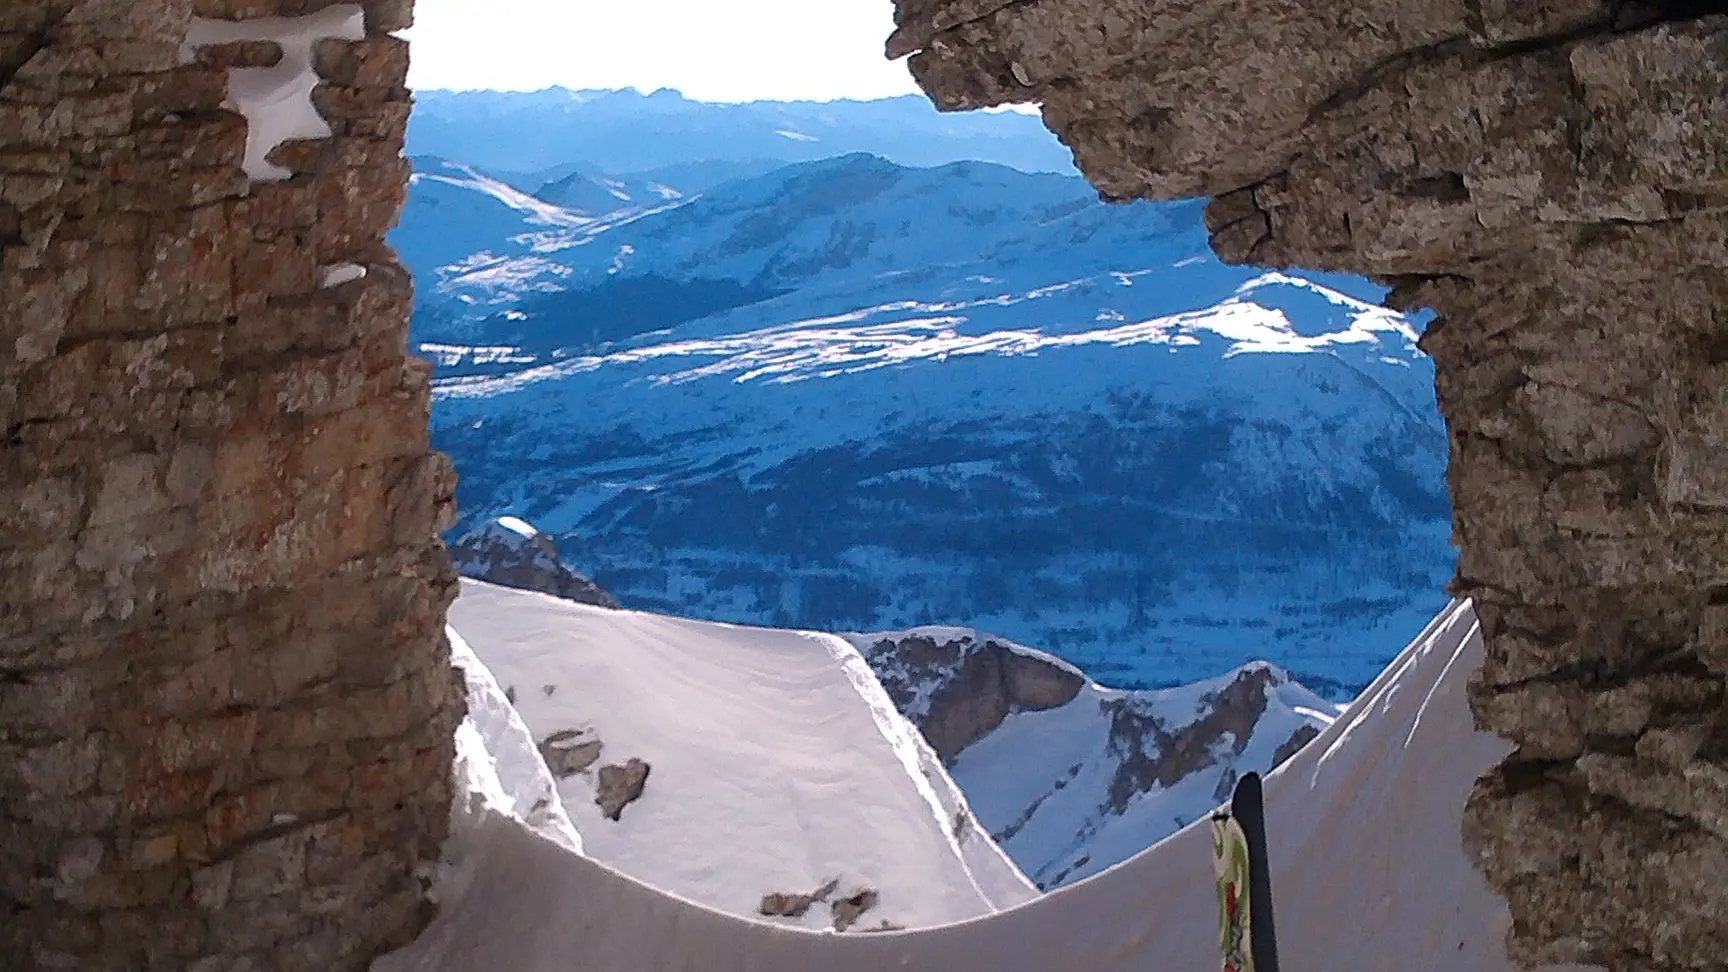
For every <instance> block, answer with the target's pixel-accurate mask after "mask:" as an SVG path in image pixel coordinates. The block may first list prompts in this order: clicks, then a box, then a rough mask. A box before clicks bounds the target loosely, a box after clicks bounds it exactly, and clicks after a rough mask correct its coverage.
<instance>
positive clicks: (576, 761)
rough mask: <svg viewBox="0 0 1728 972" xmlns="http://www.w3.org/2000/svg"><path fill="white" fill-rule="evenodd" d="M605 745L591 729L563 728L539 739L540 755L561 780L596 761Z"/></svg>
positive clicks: (553, 773) (554, 774)
mask: <svg viewBox="0 0 1728 972" xmlns="http://www.w3.org/2000/svg"><path fill="white" fill-rule="evenodd" d="M605 745H606V744H605V743H603V742H601V740H600V737H598V736H596V735H594V731H593V730H592V729H565V730H562V731H560V732H555V733H553V734H551V735H550V736H547V737H546V738H545V739H542V740H540V756H541V758H543V759H545V760H546V765H547V767H549V768H550V769H551V770H552V775H553V776H556V777H557V778H558V779H561V780H562V779H567V778H569V777H572V776H575V775H576V774H577V773H580V772H582V771H583V770H585V769H587V768H588V767H590V766H593V765H594V764H595V763H596V762H598V761H599V759H600V751H601V750H602V749H604V748H605Z"/></svg>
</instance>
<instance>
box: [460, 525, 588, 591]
mask: <svg viewBox="0 0 1728 972" xmlns="http://www.w3.org/2000/svg"><path fill="white" fill-rule="evenodd" d="M450 559H451V561H452V562H453V563H454V564H455V566H456V569H457V571H458V572H460V573H461V574H463V575H464V576H466V577H473V578H475V579H477V580H483V581H487V582H489V583H493V584H498V585H500V586H503V587H513V588H516V589H518V590H526V591H539V592H540V593H542V594H551V595H553V596H554V597H562V598H565V599H567V600H571V601H576V602H578V603H580V604H592V605H595V606H596V607H606V608H615V607H618V601H617V599H615V598H614V597H613V596H612V595H611V594H609V593H607V591H606V590H605V589H604V588H602V587H601V586H600V585H599V584H596V583H594V581H593V580H591V579H589V578H588V577H587V576H586V575H584V574H583V573H581V572H580V571H578V570H577V569H576V568H575V567H574V566H572V565H571V564H570V562H569V561H567V560H565V559H564V558H563V557H562V556H560V555H559V553H558V545H557V544H556V543H554V542H553V540H552V538H551V537H550V536H547V535H546V534H544V533H541V532H540V530H539V529H538V528H536V527H535V526H534V525H533V524H531V523H529V522H528V521H526V520H523V519H521V518H519V517H515V516H500V517H497V518H495V519H491V520H487V521H485V522H484V523H482V524H480V525H479V526H478V527H476V528H475V529H473V530H471V531H469V532H468V533H466V534H464V535H463V536H462V538H461V539H460V540H457V541H456V543H455V544H454V545H452V546H451V548H450Z"/></svg>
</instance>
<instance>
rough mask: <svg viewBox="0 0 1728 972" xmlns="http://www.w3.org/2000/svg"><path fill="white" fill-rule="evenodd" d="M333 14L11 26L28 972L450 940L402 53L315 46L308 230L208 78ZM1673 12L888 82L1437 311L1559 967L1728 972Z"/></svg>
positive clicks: (1056, 23) (18, 689) (1704, 408)
mask: <svg viewBox="0 0 1728 972" xmlns="http://www.w3.org/2000/svg"><path fill="white" fill-rule="evenodd" d="M326 6H328V4H325V3H322V2H319V0H280V2H270V0H233V2H230V0H196V2H193V3H169V2H166V0H162V2H142V3H118V2H106V0H85V2H84V3H81V4H80V3H65V2H54V3H48V2H40V0H31V2H26V3H22V4H13V5H11V6H8V7H6V8H5V9H4V10H0V241H3V243H0V296H3V298H4V302H5V306H6V307H7V309H8V315H7V317H6V319H5V320H4V321H0V430H4V441H5V442H6V444H7V445H6V451H5V455H4V457H3V462H0V526H3V527H4V530H3V531H0V835H3V838H4V839H3V840H0V964H4V965H5V966H6V967H7V968H16V969H22V970H36V969H46V968H65V967H84V968H171V967H183V966H189V965H192V964H193V963H194V962H198V964H197V965H196V966H194V967H198V968H200V970H201V972H202V970H204V969H217V968H233V967H244V965H243V963H245V962H247V961H252V962H256V963H264V964H265V967H275V968H282V969H301V968H304V969H320V970H323V969H358V968H362V967H364V965H365V962H366V960H367V959H369V958H370V956H371V955H372V954H375V953H376V952H377V951H379V950H381V949H382V948H385V947H387V946H388V945H390V944H392V943H396V942H400V941H403V940H405V939H406V938H408V937H410V936H412V935H413V934H414V932H415V931H416V930H417V928H418V927H419V923H420V921H421V920H422V917H423V916H422V903H421V898H420V888H419V884H418V881H417V879H416V877H415V868H416V865H417V864H418V863H419V861H421V860H422V859H424V858H425V857H426V856H428V855H429V854H430V852H431V849H432V848H434V847H435V846H436V844H437V841H438V838H439V837H440V835H441V833H442V829H443V827H444V814H445V809H446V807H447V804H448V799H449V793H448V776H447V773H448V765H449V761H450V730H451V727H452V724H453V722H454V718H455V714H456V712H457V710H458V708H459V705H460V703H459V701H458V699H459V698H460V694H459V692H458V691H457V689H456V687H455V685H454V684H453V682H452V680H451V676H450V673H449V666H448V657H447V656H448V651H447V649H446V647H445V646H444V643H443V639H442V636H441V634H440V630H441V628H440V624H441V621H442V617H443V611H444V607H445V605H446V604H447V603H448V599H449V597H450V595H451V592H452V577H451V575H450V572H449V569H448V565H447V562H446V560H445V558H444V555H443V553H442V551H441V548H440V546H439V544H438V541H437V540H436V535H437V530H438V528H439V526H440V525H441V523H442V522H443V518H444V517H445V516H446V515H447V511H448V507H449V502H450V483H449V470H448V468H447V466H446V465H444V464H443V463H442V462H441V460H439V459H437V458H436V457H434V456H432V455H431V453H430V451H429V449H428V447H427V444H426V440H425V429H426V375H425V373H424V369H423V368H421V367H419V366H417V365H415V364H413V363H411V362H409V361H408V360H407V359H406V358H405V357H404V355H403V353H402V344H403V328H404V327H405V325H406V320H407V314H408V309H407V306H406V293H407V278H406V274H405V273H403V272H402V271H401V268H400V267H399V266H397V265H396V263H395V262H394V259H393V258H392V257H391V256H390V254H389V252H388V251H387V250H386V249H384V248H383V247H382V245H381V241H382V237H383V228H384V227H385V226H387V225H388V224H389V223H390V222H391V221H392V220H393V219H394V215H395V208H396V207H397V206H399V205H400V198H401V195H400V194H401V186H402V183H403V179H404V177H405V173H404V172H403V170H402V168H401V163H400V160H399V150H400V139H401V127H402V124H403V122H404V120H405V118H406V113H407V97H406V91H405V89H404V88H403V86H402V75H401V68H402V65H403V64H404V60H405V51H404V50H403V46H402V44H401V43H400V42H399V41H397V40H395V39H394V38H392V37H391V36H389V32H390V31H392V30H397V29H400V28H402V27H404V26H406V24H407V19H408V9H409V4H408V3H407V2H406V0H370V2H368V3H366V4H365V5H364V7H365V10H366V14H367V21H366V26H367V34H366V36H365V38H364V39H362V40H357V41H337V42H334V43H333V44H331V43H327V44H324V45H322V46H321V50H322V51H323V52H324V54H323V56H322V57H321V58H320V67H319V71H320V74H321V75H322V76H323V77H324V78H325V80H326V82H327V86H326V87H325V88H324V89H323V91H324V94H323V95H321V96H320V100H321V102H322V103H321V105H320V107H321V109H322V110H323V114H324V115H325V117H326V118H328V119H330V120H331V122H332V126H331V127H332V129H333V132H332V135H331V136H330V137H329V139H327V140H325V141H323V142H322V144H319V145H302V146H292V147H290V149H289V150H288V151H285V152H282V153H280V154H279V156H278V159H277V164H279V165H282V166H283V167H285V168H288V169H290V170H292V172H293V176H292V177H291V178H289V179H287V180H284V181H282V182H279V183H273V184H270V185H261V186H254V185H249V184H245V183H243V182H241V181H238V180H237V179H236V178H235V173H236V172H238V171H239V170H240V167H241V161H242V160H243V158H244V152H245V144H244V143H245V131H244V126H243V125H241V124H240V123H239V121H238V118H237V116H235V115H234V114H233V113H232V112H230V111H227V110H225V109H224V108H223V106H222V103H223V101H224V99H225V97H226V79H225V70H226V69H225V68H223V67H221V66H219V65H216V64H211V63H195V64H191V65H185V64H182V63H181V62H180V57H179V47H180V45H181V43H182V41H183V39H184V38H185V36H186V32H187V27H188V18H189V17H190V16H191V15H193V14H196V15H198V16H203V17H212V18H235V17H240V16H246V17H257V16H268V15H280V16H301V15H306V14H310V13H314V12H316V11H318V10H321V9H323V8H325V7H326ZM1636 6H1637V7H1640V8H1641V9H1642V10H1643V13H1637V12H1635V5H1632V4H1627V5H1625V6H1623V7H1619V8H1616V9H1615V11H1614V17H1613V22H1614V24H1615V25H1617V26H1619V27H1620V28H1621V29H1622V31H1621V32H1620V33H1614V32H1611V31H1610V32H1603V31H1600V30H1598V31H1596V32H1594V33H1592V32H1588V31H1582V32H1581V31H1580V30H1579V29H1578V28H1579V26H1580V25H1587V24H1600V23H1601V22H1602V14H1601V11H1602V7H1601V6H1600V5H1599V4H1595V3H1556V4H1543V5H1538V6H1534V7H1533V6H1530V5H1507V4H1486V3H1475V4H1462V3H1461V4H1456V5H1452V4H1439V5H1436V4H1434V3H1432V2H1430V0H1421V2H1414V0H1413V2H1408V3H1406V2H1400V0H1377V2H1375V3H1371V4H1366V5H1311V6H1299V5H1289V6H1285V7H1280V8H1279V9H1278V10H1276V11H1274V13H1275V14H1276V16H1272V17H1269V18H1242V17H1236V16H1220V15H1219V14H1220V11H1221V10H1222V9H1223V7H1222V5H1220V4H1209V3H1204V2H1189V3H1182V4H1170V5H1155V6H1154V5H1147V4H1142V3H1128V2H1119V0H1090V2H1079V3H1070V4H1065V5H1061V6H1060V7H1058V6H1057V5H1054V4H1052V3H1050V2H1043V3H1040V2H1036V0H1028V2H1022V3H1011V4H1010V3H991V2H986V3H982V4H980V3H946V2H940V0H926V2H913V0H905V2H903V3H902V4H901V17H900V23H901V29H900V31H899V32H898V33H897V35H896V37H895V39H894V40H893V41H892V42H891V45H892V46H891V49H899V50H901V51H902V52H904V51H911V50H921V51H922V52H923V53H921V54H919V55H918V56H917V59H916V60H915V70H916V71H917V73H918V76H919V78H920V80H921V81H922V82H923V83H924V84H925V85H926V87H928V88H929V89H930V90H931V91H932V92H933V94H934V95H935V97H936V98H937V99H938V101H939V102H940V103H941V104H943V105H944V106H946V107H951V108H960V107H972V106H981V105H984V104H989V103H994V102H1000V101H1005V100H1013V99H1019V98H1025V97H1028V96H1029V95H1030V96H1033V97H1038V98H1041V99H1042V100H1043V101H1044V104H1045V109H1046V117H1047V118H1048V119H1049V121H1050V122H1051V124H1052V125H1053V126H1054V127H1056V128H1057V129H1058V130H1059V131H1060V132H1061V133H1062V134H1063V136H1064V137H1065V138H1066V139H1068V141H1069V142H1070V144H1071V145H1073V146H1074V148H1075V150H1076V153H1077V155H1078V157H1079V159H1080V163H1081V166H1082V168H1083V169H1084V170H1085V171H1086V172H1087V174H1088V175H1089V176H1090V177H1091V178H1092V179H1093V180H1094V181H1095V183H1096V184H1098V186H1099V187H1100V189H1101V190H1102V191H1103V192H1104V193H1106V194H1107V195H1109V196H1111V197H1113V198H1137V197H1140V196H1159V197H1169V196H1192V195H1197V194H1209V195H1212V196H1214V197H1215V198H1216V201H1215V202H1214V203H1213V208H1214V211H1215V212H1214V217H1213V218H1214V222H1215V225H1214V232H1215V234H1216V242H1217V245H1218V248H1219V250H1220V252H1221V253H1223V254H1224V255H1225V256H1226V257H1229V258H1234V259H1243V260H1245V259H1253V260H1255V261H1257V262H1265V263H1276V264H1291V265H1304V266H1312V267H1321V268H1334V269H1347V270H1353V271H1356V272H1362V273H1367V274H1371V275H1374V276H1377V277H1380V278H1382V279H1387V280H1395V281H1397V282H1398V284H1399V289H1398V291H1397V292H1396V299H1397V300H1398V301H1400V302H1402V303H1406V304H1410V305H1416V304H1420V305H1425V306H1431V307H1433V308H1435V309H1436V310H1437V312H1438V314H1439V317H1438V318H1437V320H1436V322H1435V323H1434V325H1433V326H1432V327H1431V328H1430V331H1429V334H1428V337H1427V344H1428V347H1429V349H1430V350H1431V351H1432V353H1433V354H1434V356H1435V358H1436V360H1437V361H1438V362H1439V363H1440V369H1441V374H1440V395H1441V402H1442V407H1443V409H1444V410H1445V412H1446V414H1447V417H1448V420H1449V423H1450V426H1451V437H1452V456H1453V463H1452V486H1453V492H1454V496H1455V498H1456V501H1457V513H1456V525H1457V527H1456V528H1457V535H1458V540H1459V543H1460V546H1461V547H1462V550H1463V554H1464V560H1463V563H1462V564H1461V567H1460V572H1459V580H1458V582H1457V589H1458V590H1459V592H1461V593H1465V594H1469V595H1472V596H1474V597H1475V598H1476V599H1477V601H1478V605H1479V608H1480V610H1481V614H1482V619H1483V624H1484V627H1485V630H1486V633H1487V635H1488V643H1489V657H1488V660H1487V662H1486V664H1485V665H1484V667H1483V669H1482V670H1481V672H1479V673H1478V674H1477V676H1476V679H1475V684H1474V688H1473V701H1474V704H1475V707H1476V711H1477V715H1478V719H1479V720H1480V721H1481V723H1482V724H1483V725H1485V726H1487V727H1489V728H1492V729H1494V730H1496V731H1498V732H1501V733H1502V734H1504V735H1506V736H1508V737H1509V738H1511V739H1512V740H1513V741H1514V742H1516V743H1517V744H1518V745H1519V746H1520V747H1521V749H1520V754H1519V755H1518V756H1517V757H1516V758H1514V759H1513V760H1511V761H1509V762H1508V763H1507V764H1506V765H1505V766H1504V767H1503V768H1502V769H1501V770H1500V771H1499V772H1498V773H1497V774H1495V775H1493V776H1490V777H1489V778H1487V779H1485V780H1484V781H1483V782H1482V784H1481V785H1480V786H1479V788H1478V794H1477V797H1476V799H1475V801H1474V802H1473V804H1472V808H1471V812H1470V816H1469V819H1468V821H1467V835H1468V837H1469V840H1470V846H1471V847H1472V848H1473V849H1475V851H1476V853H1477V854H1478V858H1479V860H1480V861H1481V862H1482V864H1483V867H1484V870H1485V873H1486V874H1487V875H1488V876H1489V878H1490V879H1491V880H1492V881H1493V882H1494V883H1495V884H1496V885H1497V886H1498V887H1500V888H1501V889H1502V890H1504V891H1506V892H1507V893H1508V894H1509V896H1510V899H1511V901H1512V905H1513V914H1514V927H1513V933H1512V941H1513V944H1514V947H1515V953H1516V954H1517V955H1519V956H1520V957H1522V958H1525V959H1528V960H1532V961H1536V960H1571V961H1592V962H1602V963H1604V964H1606V965H1608V966H1609V967H1610V968H1614V969H1632V968H1637V969H1642V970H1652V969H1660V970H1671V969H1672V970H1679V969H1711V968H1720V967H1721V956H1722V954H1724V949H1725V948H1728V941H1724V940H1723V936H1724V925H1723V923H1722V921H1721V917H1720V916H1721V915H1722V914H1724V913H1728V889H1724V887H1723V886H1722V883H1721V882H1720V881H1719V880H1716V879H1715V878H1714V876H1715V875H1718V874H1719V873H1720V871H1721V868H1722V862H1723V861H1724V860H1725V859H1728V837H1725V836H1724V834H1723V828H1722V825H1721V820H1722V819H1723V813H1724V808H1725V806H1728V800H1725V797H1724V794H1725V793H1728V782H1725V780H1728V776H1725V774H1728V767H1724V765H1723V763H1722V759H1723V756H1724V753H1723V749H1724V746H1723V738H1722V737H1723V725H1724V715H1723V701H1722V697H1723V691H1722V689H1723V678H1724V676H1725V674H1728V608H1724V606H1723V605H1722V604H1721V603H1720V594H1719V592H1720V591H1721V590H1722V589H1723V587H1724V586H1725V583H1724V582H1725V580H1728V571H1725V569H1724V565H1723V555H1722V550H1723V549H1724V546H1723V544H1724V542H1725V541H1728V524H1725V523H1724V519H1725V518H1724V511H1728V474H1724V473H1723V471H1722V469H1721V464H1720V457H1721V456H1722V455H1723V454H1724V447H1725V446H1728V404H1725V403H1724V401H1723V399H1722V396H1721V389H1722V388H1724V387H1728V381H1725V380H1724V377H1725V376H1724V375H1723V374H1722V373H1721V368H1722V355H1721V354H1720V353H1718V352H1717V351H1716V350H1713V349H1717V348H1720V347H1721V344H1722V334H1723V332H1724V330H1725V326H1724V318H1723V313H1722V308H1723V307H1724V306H1728V253H1725V251H1724V246H1725V244H1724V240H1725V239H1728V230H1725V228H1724V221H1725V220H1728V214H1725V210H1728V186H1725V185H1724V183H1723V178H1722V173H1723V172H1724V171H1728V167H1725V166H1724V165H1723V158H1724V151H1725V149H1724V140H1725V138H1728V136H1725V134H1724V132H1725V130H1728V106H1725V105H1724V100H1723V99H1724V91H1725V90H1728V84H1725V83H1724V82H1725V74H1728V67H1725V66H1724V64H1723V60H1722V54H1721V52H1722V50H1723V39H1724V37H1725V36H1728V19H1725V18H1722V17H1717V16H1713V15H1714V14H1716V13H1719V12H1720V11H1721V10H1722V7H1721V6H1720V5H1719V4H1704V3H1662V4H1654V5H1636ZM1229 12H1230V13H1233V11H1229ZM1250 20H1252V21H1253V23H1252V24H1250V23H1248V21H1250ZM1385 25H1395V27H1396V29H1395V30H1386V29H1374V28H1376V27H1384V26H1385ZM1459 38H1464V41H1463V42H1462V43H1461V42H1460V41H1459ZM1219 50H1235V51H1241V52H1244V53H1251V54H1253V55H1255V56H1254V57H1247V56H1244V57H1228V58H1221V57H1219V56H1218V54H1217V52H1218V51H1219ZM1321 52H1323V53H1324V56H1323V57H1322V56H1319V55H1320V53H1321ZM1483 52H1487V54H1489V55H1491V56H1484V54H1483ZM350 68H351V69H352V74H348V73H347V71H348V70H349V69H350ZM1451 173H1456V174H1459V178H1458V179H1453V178H1452V177H1451V176H1450V175H1448V174H1451ZM1436 180H1437V181H1436ZM1460 187H1461V188H1462V190H1463V191H1459V190H1460ZM1413 190H1414V191H1413ZM345 263H352V264H355V265H359V266H363V267H366V268H367V270H368V272H367V274H366V275H365V276H364V277H363V278H360V279H354V280H349V281H347V282H345V283H341V284H340V285H338V286H334V287H329V288H321V287H319V286H318V283H319V282H320V281H319V276H320V274H319V270H320V268H321V267H327V266H336V265H338V264H345ZM1670 656H1672V657H1673V659H1674V661H1672V662H1665V661H1663V659H1666V658H1669V657H1670ZM357 659H364V660H363V661H357ZM1659 662H1660V664H1659ZM201 959H203V960H207V961H199V960H201Z"/></svg>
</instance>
